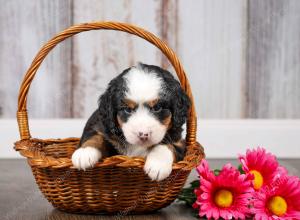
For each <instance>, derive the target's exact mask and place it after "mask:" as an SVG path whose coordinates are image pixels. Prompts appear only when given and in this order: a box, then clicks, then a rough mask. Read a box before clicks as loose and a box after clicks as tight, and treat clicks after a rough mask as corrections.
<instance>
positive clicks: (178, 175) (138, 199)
mask: <svg viewBox="0 0 300 220" xmlns="http://www.w3.org/2000/svg"><path fill="white" fill-rule="evenodd" d="M98 29H107V30H117V31H123V32H127V33H130V34H133V35H136V36H139V37H141V38H143V39H145V40H147V41H148V42H150V43H152V44H153V45H155V46H156V47H157V48H159V49H160V50H161V51H162V52H163V53H164V54H165V56H166V57H167V58H168V59H169V61H170V63H171V64H172V65H173V67H174V69H175V71H176V73H177V76H178V79H179V81H180V83H181V86H182V88H183V89H184V90H185V92H186V93H187V95H188V96H189V97H190V99H191V102H192V106H191V108H190V110H189V115H188V120H187V124H186V125H187V134H186V143H187V152H186V155H185V157H184V159H183V161H179V162H177V163H174V164H173V170H172V173H171V175H170V176H169V177H168V178H167V179H165V180H163V181H161V182H156V181H151V180H150V179H149V177H148V176H147V175H146V174H145V173H144V171H143V166H144V163H145V159H144V158H142V157H128V156H123V155H116V156H112V157H108V158H104V159H102V160H101V161H100V162H98V163H97V164H96V166H95V167H94V168H91V169H88V170H86V171H79V170H77V169H76V168H74V167H73V166H72V162H71V159H70V158H71V155H72V153H73V152H74V150H75V149H76V146H77V145H78V143H79V138H65V139H46V140H45V139H44V140H42V139H37V138H32V137H31V135H30V130H29V124H28V115H27V110H26V104H27V94H28V91H29V88H30V84H31V82H32V80H33V78H34V76H35V74H36V72H37V70H38V68H39V66H40V65H41V63H42V62H43V60H44V58H45V57H46V56H47V54H48V53H49V52H50V51H51V50H52V49H53V48H54V47H55V46H56V45H57V44H58V43H60V42H62V41H63V40H65V39H67V38H69V37H71V36H73V35H75V34H78V33H80V32H84V31H89V30H98ZM17 120H18V125H19V132H20V137H21V140H20V141H18V142H16V143H15V149H16V150H17V151H19V152H20V154H21V155H23V156H24V157H26V158H27V161H28V164H29V165H30V166H31V169H32V172H33V175H34V177H35V180H36V183H37V184H38V186H39V188H40V190H41V191H42V193H43V194H44V196H45V197H46V198H47V200H48V201H49V202H50V203H51V204H52V205H53V206H54V207H56V208H58V209H60V210H63V211H67V212H76V213H102V212H103V213H119V214H127V213H147V212H153V211H155V210H158V209H161V208H163V207H166V206H167V205H169V204H170V203H171V202H172V201H174V199H175V198H176V197H177V195H178V193H179V192H180V190H181V189H182V187H183V185H184V183H185V181H186V179H187V177H188V175H189V173H190V171H191V170H192V169H193V168H194V167H195V166H197V164H199V162H200V161H201V159H202V158H203V157H204V150H203V148H202V146H201V145H200V144H199V143H197V142H196V124H197V122H196V113H195V108H194V101H193V96H192V92H191V88H190V85H189V83H188V80H187V78H186V75H185V72H184V70H183V68H182V65H181V64H180V62H179V60H178V58H177V56H176V54H175V53H174V52H173V51H172V50H171V49H170V48H169V47H168V46H167V45H166V43H165V42H163V41H162V40H160V39H159V38H157V37H156V36H154V35H153V34H152V33H150V32H148V31H146V30H144V29H142V28H139V27H136V26H134V25H130V24H126V23H119V22H92V23H84V24H79V25H76V26H72V27H70V28H68V29H66V30H64V31H62V32H61V33H59V34H58V35H56V36H55V37H53V38H52V39H51V40H50V41H48V42H47V43H46V44H45V45H44V46H43V47H42V48H41V49H40V51H39V52H38V54H37V55H36V57H35V58H34V60H33V62H32V64H31V66H30V67H29V69H28V71H27V73H26V75H25V77H24V79H23V81H22V84H21V87H20V91H19V98H18V112H17Z"/></svg>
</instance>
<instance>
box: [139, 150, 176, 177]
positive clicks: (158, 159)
mask: <svg viewBox="0 0 300 220" xmlns="http://www.w3.org/2000/svg"><path fill="white" fill-rule="evenodd" d="M173 160H174V159H173V153H172V152H171V150H170V149H169V148H168V147H167V146H166V145H157V146H156V147H154V149H152V151H151V152H150V153H149V154H148V156H147V159H146V163H145V166H144V171H145V173H146V174H148V176H149V177H150V179H151V180H157V181H161V180H163V179H165V178H167V177H168V176H169V175H170V174H171V172H172V164H173Z"/></svg>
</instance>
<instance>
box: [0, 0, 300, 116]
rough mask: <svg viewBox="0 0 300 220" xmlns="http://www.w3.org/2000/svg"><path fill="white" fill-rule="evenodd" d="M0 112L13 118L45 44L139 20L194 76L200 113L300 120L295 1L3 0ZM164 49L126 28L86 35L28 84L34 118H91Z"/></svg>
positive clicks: (299, 22) (64, 47) (54, 55)
mask: <svg viewBox="0 0 300 220" xmlns="http://www.w3.org/2000/svg"><path fill="white" fill-rule="evenodd" d="M0 3H1V8H0V18H1V19H0V28H1V30H3V31H1V33H0V48H1V50H0V58H1V59H0V84H1V86H0V117H2V118H12V117H15V112H16V105H17V104H16V102H17V94H18V88H19V84H20V82H21V79H22V77H23V74H24V72H25V71H26V69H27V68H28V66H29V65H30V63H31V61H32V59H33V57H34V55H35V54H36V53H37V51H38V50H39V48H40V47H41V46H42V45H43V44H44V43H45V42H46V41H47V40H48V39H49V38H50V37H52V36H53V35H54V34H56V33H57V32H59V31H61V30H63V29H64V28H66V27H69V26H70V25H71V24H75V23H81V22H88V21H92V20H118V21H123V22H130V23H134V24H136V25H138V26H141V27H144V28H145V29H147V30H149V31H151V32H153V33H154V34H156V35H158V36H160V37H161V38H162V39H164V40H165V41H167V42H168V44H169V45H170V46H171V47H172V48H173V49H174V50H175V51H176V52H177V54H178V55H179V57H180V58H181V60H182V62H183V65H184V67H185V70H186V72H187V74H188V78H189V80H190V83H191V86H192V89H193V93H194V98H195V103H196V109H197V113H198V117H201V118H299V117H300V101H299V100H300V64H299V60H300V53H299V51H300V14H299V11H300V2H299V1H297V0H276V1H272V0H253V1H247V0H242V1H234V0H228V1H217V0H211V1H205V0H178V1H175V0H164V1H155V0H151V1H147V4H145V2H144V1H140V0H125V1H122V2H119V1H109V0H102V1H97V0H91V1H81V0H74V1H71V0H65V1H60V0H54V1H46V0H41V1H39V0H33V1H28V2H26V3H24V2H23V1H21V0H11V1H5V0H0ZM137 61H142V62H145V63H149V64H157V65H161V66H163V67H165V68H168V69H170V70H171V71H173V70H172V68H171V67H170V65H169V63H168V61H167V60H166V59H165V58H164V57H163V56H162V54H161V53H160V51H158V50H157V49H156V48H154V47H153V46H152V45H149V44H148V43H147V42H145V41H144V40H141V39H138V38H137V37H133V36H131V35H128V34H125V33H118V32H114V31H98V32H88V33H83V34H80V35H78V36H76V37H74V38H72V39H70V40H67V41H66V42H64V43H62V44H60V45H59V46H58V47H57V48H55V50H54V51H53V52H51V53H50V54H49V56H48V57H47V58H46V60H45V63H43V65H42V67H41V69H40V70H39V72H38V74H37V78H36V79H35V80H34V82H33V85H32V88H31V90H30V94H29V96H30V99H29V101H28V103H29V115H30V117H46V118H52V117H59V118H64V117H76V118H77V117H85V118H86V117H88V116H89V115H90V114H91V113H92V111H93V110H94V109H95V108H96V106H97V98H98V96H99V95H100V94H101V93H102V92H103V91H104V90H105V88H106V85H107V84H108V82H109V81H110V80H111V79H112V78H113V77H115V76H116V75H117V74H119V73H120V72H121V71H122V70H123V69H125V68H127V67H129V66H131V65H133V64H135V63H136V62H137Z"/></svg>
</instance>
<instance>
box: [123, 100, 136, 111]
mask: <svg viewBox="0 0 300 220" xmlns="http://www.w3.org/2000/svg"><path fill="white" fill-rule="evenodd" d="M123 102H124V103H125V104H126V105H127V107H129V108H131V109H134V108H136V107H137V105H138V104H137V103H136V102H135V101H132V100H130V99H124V101H123Z"/></svg>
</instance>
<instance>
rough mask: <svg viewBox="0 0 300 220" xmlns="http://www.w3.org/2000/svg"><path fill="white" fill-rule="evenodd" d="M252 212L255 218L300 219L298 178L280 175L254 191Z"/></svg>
mask: <svg viewBox="0 0 300 220" xmlns="http://www.w3.org/2000/svg"><path fill="white" fill-rule="evenodd" d="M253 195H254V198H253V206H254V207H253V209H252V211H253V214H254V215H255V216H254V219H256V220H271V219H300V180H299V178H298V177H296V176H287V175H284V176H281V178H277V179H276V180H274V182H272V183H271V184H270V185H269V186H268V187H263V188H261V189H260V190H259V191H256V192H254V194H253Z"/></svg>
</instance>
